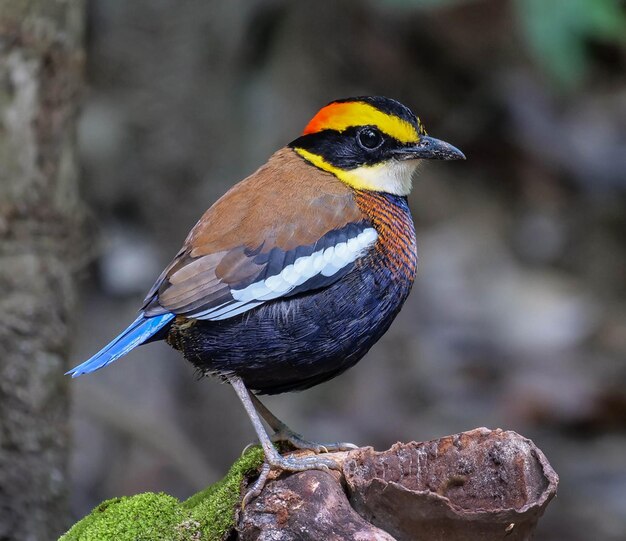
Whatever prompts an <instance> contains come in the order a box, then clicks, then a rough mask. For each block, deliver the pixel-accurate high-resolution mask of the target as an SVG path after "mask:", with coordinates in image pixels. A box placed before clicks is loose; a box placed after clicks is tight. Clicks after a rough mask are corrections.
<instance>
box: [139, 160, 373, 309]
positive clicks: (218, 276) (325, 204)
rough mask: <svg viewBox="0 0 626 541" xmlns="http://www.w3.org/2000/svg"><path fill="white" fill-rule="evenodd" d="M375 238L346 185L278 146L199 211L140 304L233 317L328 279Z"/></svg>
mask: <svg viewBox="0 0 626 541" xmlns="http://www.w3.org/2000/svg"><path fill="white" fill-rule="evenodd" d="M375 236H376V233H375V231H374V230H373V229H372V227H371V225H369V223H368V222H367V221H366V220H365V216H364V215H363V214H362V212H361V211H360V210H359V208H358V207H357V205H356V203H355V201H354V198H353V194H352V192H351V190H350V189H349V188H348V187H347V186H345V185H344V184H342V183H341V182H340V181H339V180H337V179H336V178H335V177H334V176H332V175H330V174H329V173H326V172H323V171H319V170H317V169H313V168H312V166H310V165H308V164H307V163H306V162H304V160H303V159H302V158H300V157H299V156H298V155H296V154H295V153H294V152H293V151H292V150H291V149H282V150H280V151H278V152H277V153H276V154H274V156H272V158H270V160H269V161H268V163H267V164H266V165H264V166H263V167H261V168H260V169H259V170H258V171H256V172H255V173H254V174H252V175H251V176H250V177H248V178H247V179H245V180H243V181H242V182H240V183H239V184H237V185H236V186H234V187H233V188H232V189H231V190H229V191H228V192H227V193H226V194H225V195H224V196H223V197H222V198H221V199H219V200H218V201H217V202H216V203H215V204H214V205H213V206H212V207H211V208H210V209H209V210H208V211H207V212H206V213H205V214H204V216H203V217H202V218H201V219H200V221H199V222H198V223H197V224H196V226H195V227H194V228H193V229H192V231H191V232H190V234H189V236H188V237H187V239H186V241H185V244H184V246H183V248H182V250H181V251H180V252H179V253H178V254H177V256H176V257H175V259H174V260H173V261H172V263H171V264H170V265H169V266H168V267H167V268H166V269H165V271H164V272H163V274H162V275H161V276H160V277H159V279H158V280H157V282H156V284H155V285H154V286H153V288H152V289H151V290H150V292H149V294H148V296H147V297H146V300H145V305H144V310H145V313H146V315H148V316H151V315H157V314H162V313H165V312H173V313H175V314H183V315H186V316H188V317H192V318H200V319H224V318H226V317H231V316H233V315H236V314H238V313H242V312H244V311H246V310H249V309H250V308H253V307H254V306H258V305H259V304H261V303H262V302H266V301H267V300H271V299H273V298H277V297H279V296H284V295H287V294H293V293H294V290H296V289H298V291H301V290H302V289H303V288H304V289H306V288H309V289H310V288H313V287H314V288H319V287H324V286H325V285H328V284H329V283H332V282H333V281H335V280H336V279H338V278H339V277H341V276H342V275H343V274H345V271H346V269H348V268H349V267H350V265H351V264H352V263H353V262H354V260H355V259H356V257H357V256H358V255H359V253H360V252H362V251H363V249H365V248H367V247H368V246H369V245H370V244H372V242H373V241H375ZM335 246H336V247H337V256H336V257H333V256H334V247H335ZM329 248H333V252H332V253H331V251H330V250H329ZM340 252H341V253H340ZM324 254H326V255H327V256H328V261H325V260H324V259H323V256H324ZM296 267H298V268H297V269H296ZM316 269H317V271H316ZM269 278H271V280H268V279H269Z"/></svg>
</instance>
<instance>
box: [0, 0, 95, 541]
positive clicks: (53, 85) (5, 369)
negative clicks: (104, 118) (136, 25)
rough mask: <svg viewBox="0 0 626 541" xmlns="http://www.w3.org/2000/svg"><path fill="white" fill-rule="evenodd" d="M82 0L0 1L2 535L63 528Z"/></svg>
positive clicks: (39, 535) (48, 533) (30, 536)
mask: <svg viewBox="0 0 626 541" xmlns="http://www.w3.org/2000/svg"><path fill="white" fill-rule="evenodd" d="M83 20H84V5H83V1H82V0H65V1H59V0H31V1H28V2H26V1H23V0H2V1H1V3H0V539H2V540H3V541H4V540H12V539H15V540H17V539H19V540H28V541H30V540H34V541H37V540H44V539H46V540H47V539H53V538H55V536H56V535H57V534H59V533H61V532H62V531H63V530H64V529H65V527H66V526H67V494H66V492H67V456H68V424H67V423H68V419H67V410H68V393H67V382H66V381H65V379H64V376H63V373H64V372H65V370H64V369H65V366H66V362H65V361H66V353H67V350H68V343H69V337H70V335H69V332H68V324H69V323H70V322H71V318H72V305H73V300H74V284H73V280H72V270H73V267H75V265H76V261H77V250H76V247H77V246H78V240H79V232H80V229H81V228H80V224H79V220H78V216H79V214H80V213H79V205H78V196H77V193H78V190H77V167H76V145H75V124H76V112H77V101H78V93H79V89H80V84H81V79H82V65H83V50H82V42H83Z"/></svg>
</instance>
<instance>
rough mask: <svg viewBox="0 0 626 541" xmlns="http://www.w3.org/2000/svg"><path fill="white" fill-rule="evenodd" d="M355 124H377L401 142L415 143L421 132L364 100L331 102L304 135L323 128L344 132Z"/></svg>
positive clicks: (307, 127) (308, 125) (312, 121)
mask: <svg viewBox="0 0 626 541" xmlns="http://www.w3.org/2000/svg"><path fill="white" fill-rule="evenodd" d="M353 126H376V127H377V128H378V129H379V130H380V131H382V132H383V133H386V134H387V135H389V136H391V137H393V138H395V139H397V140H398V141H400V142H401V143H414V142H416V141H417V140H419V133H418V132H417V130H416V129H415V126H413V125H412V124H411V123H410V122H407V121H406V120H403V119H402V118H399V117H397V116H394V115H389V114H387V113H383V112H382V111H380V110H378V109H376V107H374V106H372V105H370V104H369V103H364V102H358V101H357V102H341V103H331V104H330V105H327V106H326V107H324V108H322V109H320V111H319V112H318V113H317V114H316V115H315V116H314V117H313V118H312V119H311V121H310V122H309V123H308V124H307V126H306V128H304V132H303V133H302V135H308V134H310V133H317V132H320V131H322V130H336V131H338V132H342V131H344V130H346V129H348V128H350V127H353Z"/></svg>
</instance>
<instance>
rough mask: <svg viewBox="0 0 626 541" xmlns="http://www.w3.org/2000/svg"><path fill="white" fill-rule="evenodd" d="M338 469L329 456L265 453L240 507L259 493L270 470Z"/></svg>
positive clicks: (339, 466)
mask: <svg viewBox="0 0 626 541" xmlns="http://www.w3.org/2000/svg"><path fill="white" fill-rule="evenodd" d="M340 469H341V465H340V464H339V463H338V462H335V461H334V460H332V459H330V458H322V457H319V456H315V455H313V456H304V457H295V456H281V455H280V454H278V452H277V451H274V452H273V453H267V454H266V456H265V463H264V464H263V466H262V467H261V472H260V474H259V478H258V479H257V480H256V481H255V482H254V485H252V487H251V488H250V490H248V492H247V493H246V495H245V496H244V497H243V500H242V502H241V508H242V509H244V508H245V507H246V505H247V504H248V503H250V502H251V501H252V500H253V499H254V498H256V497H257V496H258V495H259V494H261V491H262V490H263V487H265V483H266V482H267V478H268V476H269V474H270V471H272V470H282V471H290V472H299V471H307V470H322V471H330V470H340Z"/></svg>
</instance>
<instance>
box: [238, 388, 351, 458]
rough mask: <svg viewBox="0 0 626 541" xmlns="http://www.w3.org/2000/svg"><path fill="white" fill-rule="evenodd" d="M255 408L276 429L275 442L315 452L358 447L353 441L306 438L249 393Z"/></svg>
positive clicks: (273, 435) (346, 449) (273, 438)
mask: <svg viewBox="0 0 626 541" xmlns="http://www.w3.org/2000/svg"><path fill="white" fill-rule="evenodd" d="M249 394H250V398H251V399H252V403H253V405H254V408H255V409H256V410H257V412H258V413H259V415H260V416H261V417H263V419H265V422H266V423H267V424H268V425H269V426H270V428H271V429H272V430H274V434H272V437H271V440H272V441H273V442H274V443H278V442H281V441H286V442H288V443H290V444H291V445H293V446H294V447H295V448H296V449H307V450H309V451H313V452H315V453H329V452H333V451H350V450H352V449H358V447H357V446H356V445H354V444H353V443H344V442H334V443H316V442H314V441H309V440H305V439H304V438H303V437H302V436H301V435H300V434H298V433H297V432H294V431H293V430H291V428H289V427H288V426H287V425H286V424H285V423H283V422H282V421H281V420H280V419H279V418H278V417H276V415H274V414H273V413H272V412H271V411H270V410H268V409H267V407H266V406H265V404H263V402H261V401H260V400H259V399H258V398H257V396H255V395H254V394H253V393H249Z"/></svg>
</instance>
